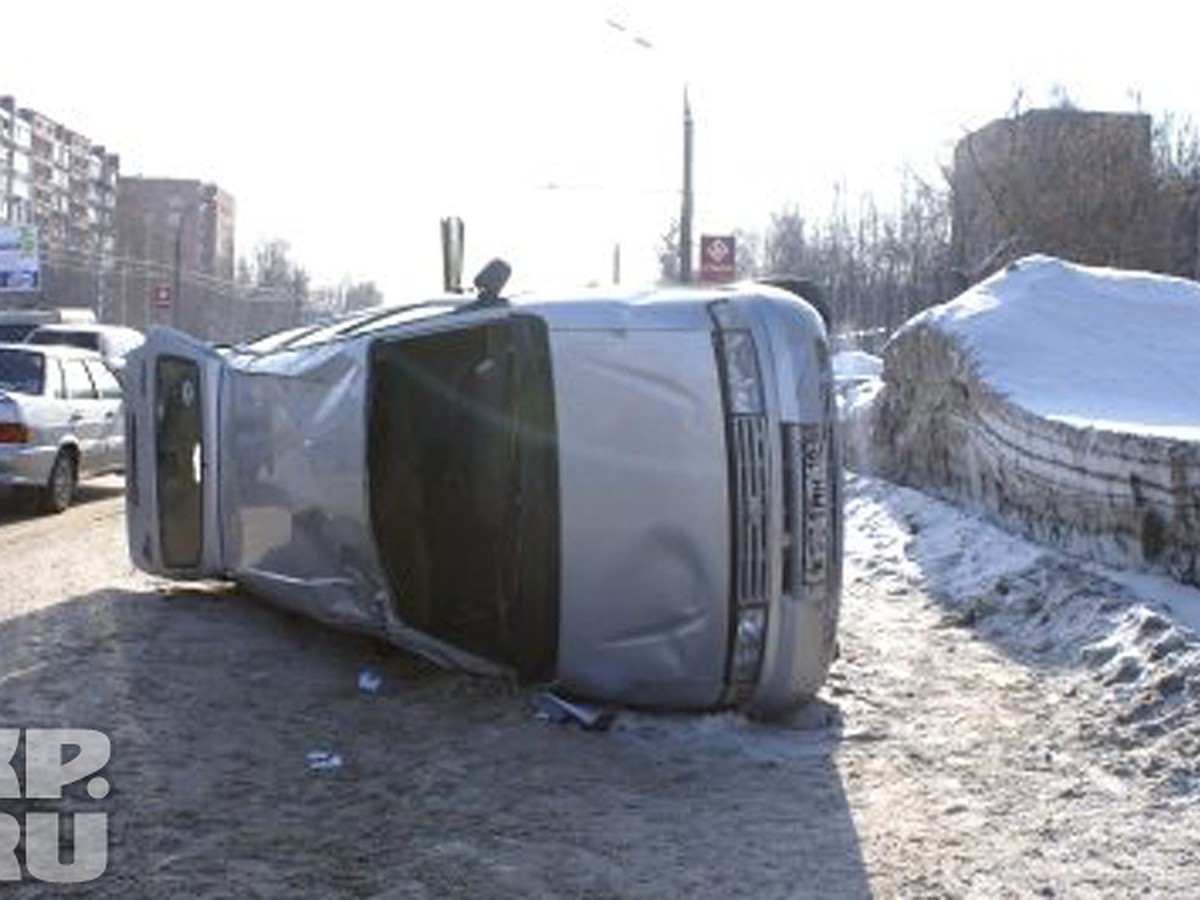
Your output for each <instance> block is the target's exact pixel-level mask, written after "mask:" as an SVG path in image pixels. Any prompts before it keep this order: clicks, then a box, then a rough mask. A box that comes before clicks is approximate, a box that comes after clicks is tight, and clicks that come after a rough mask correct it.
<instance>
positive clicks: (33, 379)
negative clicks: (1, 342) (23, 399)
mask: <svg viewBox="0 0 1200 900" xmlns="http://www.w3.org/2000/svg"><path fill="white" fill-rule="evenodd" d="M45 371H46V360H45V358H44V357H43V356H42V354H40V353H35V352H34V351H32V350H16V349H11V348H9V349H0V390H6V391H13V392H14V393H18V394H40V393H41V392H42V385H43V383H44V381H45Z"/></svg>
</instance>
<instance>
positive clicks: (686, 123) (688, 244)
mask: <svg viewBox="0 0 1200 900" xmlns="http://www.w3.org/2000/svg"><path fill="white" fill-rule="evenodd" d="M679 280H680V281H682V282H683V283H684V284H691V283H692V106H691V104H690V103H689V102H688V92H687V86H686V85H685V86H684V88H683V203H682V207H681V209H680V211H679Z"/></svg>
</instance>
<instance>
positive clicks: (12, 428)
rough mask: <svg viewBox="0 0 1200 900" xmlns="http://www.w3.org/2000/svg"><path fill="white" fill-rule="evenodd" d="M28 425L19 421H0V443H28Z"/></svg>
mask: <svg viewBox="0 0 1200 900" xmlns="http://www.w3.org/2000/svg"><path fill="white" fill-rule="evenodd" d="M28 443H29V426H27V425H24V424H22V423H20V422H0V444H28Z"/></svg>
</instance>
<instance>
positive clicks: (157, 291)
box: [117, 177, 236, 334]
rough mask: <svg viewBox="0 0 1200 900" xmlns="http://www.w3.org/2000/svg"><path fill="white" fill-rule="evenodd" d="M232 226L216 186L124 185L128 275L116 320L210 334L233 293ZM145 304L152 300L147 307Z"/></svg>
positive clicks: (230, 210)
mask: <svg viewBox="0 0 1200 900" xmlns="http://www.w3.org/2000/svg"><path fill="white" fill-rule="evenodd" d="M234 218H235V207H234V200H233V197H232V196H231V195H230V194H228V193H227V192H226V191H223V190H221V188H220V187H218V186H217V185H215V184H211V183H208V182H203V181H197V180H194V179H185V178H142V177H135V178H121V179H120V180H119V182H118V187H117V235H118V239H117V258H118V260H119V262H120V263H121V265H122V266H124V267H127V269H128V272H127V276H126V277H125V278H124V279H123V285H122V287H121V298H122V302H121V305H122V307H123V309H124V310H125V312H124V314H123V315H122V316H121V318H123V319H124V320H126V321H127V322H129V323H130V324H133V325H140V324H145V323H148V322H150V321H154V320H159V321H168V322H171V323H173V324H175V325H178V326H180V327H183V328H186V329H187V330H189V331H193V332H195V333H199V334H207V333H209V332H210V331H211V330H212V329H211V324H212V323H211V320H212V318H213V317H214V315H216V312H215V310H217V309H218V308H219V307H220V305H221V303H222V302H223V299H222V298H227V297H229V296H232V294H233V293H234V288H233V275H234V266H235V262H236V260H235V256H234ZM131 285H132V286H131ZM130 296H132V297H134V298H135V299H134V306H133V307H130V305H129V297H130ZM146 297H150V298H152V299H151V300H150V303H149V306H148V307H147V306H145V305H144V304H143V301H144V300H145V298H146ZM139 316H141V317H142V320H141V321H139Z"/></svg>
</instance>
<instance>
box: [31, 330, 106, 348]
mask: <svg viewBox="0 0 1200 900" xmlns="http://www.w3.org/2000/svg"><path fill="white" fill-rule="evenodd" d="M29 343H31V344H57V345H59V346H66V347H78V348H79V349H80V350H99V349H100V335H98V334H97V333H96V332H94V331H65V330H62V329H58V328H55V329H52V330H50V329H43V328H39V329H38V330H37V331H35V332H34V333H33V334H31V335H30V336H29Z"/></svg>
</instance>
